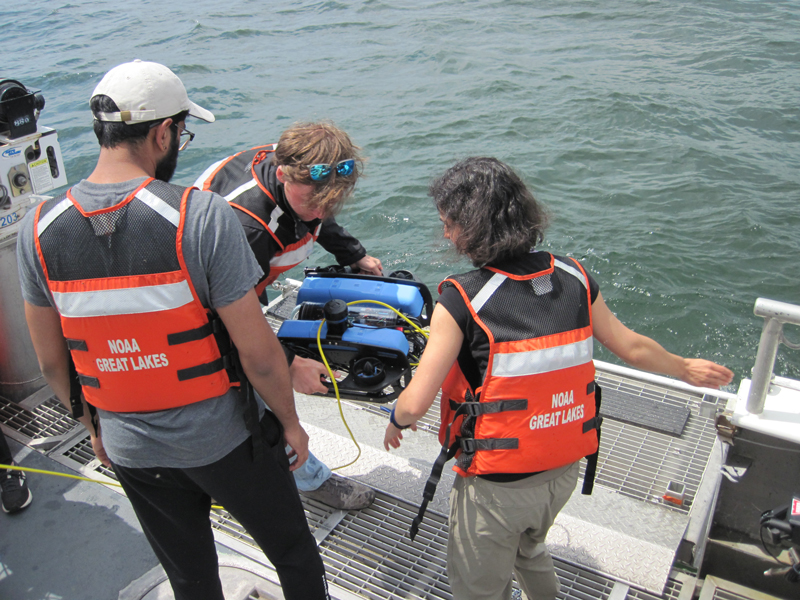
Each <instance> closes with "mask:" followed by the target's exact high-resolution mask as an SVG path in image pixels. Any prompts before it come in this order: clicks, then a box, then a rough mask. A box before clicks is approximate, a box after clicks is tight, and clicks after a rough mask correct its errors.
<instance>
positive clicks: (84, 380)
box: [78, 373, 100, 390]
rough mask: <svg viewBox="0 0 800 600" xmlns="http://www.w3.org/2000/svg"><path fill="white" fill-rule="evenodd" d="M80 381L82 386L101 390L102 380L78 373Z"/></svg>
mask: <svg viewBox="0 0 800 600" xmlns="http://www.w3.org/2000/svg"><path fill="white" fill-rule="evenodd" d="M78 381H79V382H80V384H81V385H85V386H86V387H93V388H97V389H98V390H99V389H100V380H99V379H97V377H89V376H88V375H81V374H80V373H78Z"/></svg>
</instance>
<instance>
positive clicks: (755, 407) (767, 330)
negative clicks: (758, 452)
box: [747, 298, 800, 415]
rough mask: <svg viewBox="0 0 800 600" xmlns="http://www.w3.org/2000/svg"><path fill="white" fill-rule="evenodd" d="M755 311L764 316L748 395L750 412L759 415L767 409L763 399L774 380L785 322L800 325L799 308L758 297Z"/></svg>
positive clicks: (756, 313) (757, 314)
mask: <svg viewBox="0 0 800 600" xmlns="http://www.w3.org/2000/svg"><path fill="white" fill-rule="evenodd" d="M753 313H754V314H755V315H756V316H758V317H764V328H763V329H762V330H761V340H759V342H758V355H757V356H756V364H755V366H754V367H753V378H752V380H751V382H750V393H749V394H748V396H747V412H749V413H750V414H753V415H760V414H761V413H762V412H763V411H764V402H765V401H766V398H767V392H769V386H770V382H771V381H772V369H773V368H774V367H775V357H776V356H777V354H778V346H780V344H781V340H782V337H783V336H782V332H783V324H784V323H793V324H800V307H798V306H795V305H793V304H787V303H785V302H777V301H776V300H767V299H766V298H759V299H758V300H756V304H755V307H754V309H753Z"/></svg>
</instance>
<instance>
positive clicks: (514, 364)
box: [492, 337, 594, 377]
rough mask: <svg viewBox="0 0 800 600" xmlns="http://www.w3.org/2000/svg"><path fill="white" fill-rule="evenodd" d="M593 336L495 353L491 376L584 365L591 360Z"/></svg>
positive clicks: (532, 373) (547, 370) (511, 375)
mask: <svg viewBox="0 0 800 600" xmlns="http://www.w3.org/2000/svg"><path fill="white" fill-rule="evenodd" d="M593 347H594V338H593V337H589V338H588V339H586V340H583V341H581V342H574V343H572V344H566V345H564V346H556V347H555V348H545V349H543V350H529V351H528V352H513V353H510V354H500V353H498V354H495V355H494V361H493V362H492V376H493V377H523V376H525V375H539V374H541V373H549V372H550V371H557V370H559V369H568V368H570V367H577V366H579V365H584V364H586V363H588V362H589V361H591V360H592V350H593Z"/></svg>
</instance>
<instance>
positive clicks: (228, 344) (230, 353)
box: [210, 314, 264, 461]
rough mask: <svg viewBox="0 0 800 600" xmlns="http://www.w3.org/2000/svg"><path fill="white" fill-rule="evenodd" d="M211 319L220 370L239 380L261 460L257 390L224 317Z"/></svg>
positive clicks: (255, 452)
mask: <svg viewBox="0 0 800 600" xmlns="http://www.w3.org/2000/svg"><path fill="white" fill-rule="evenodd" d="M210 321H211V324H212V329H213V333H214V337H215V338H216V340H217V345H218V346H219V349H220V353H221V354H222V358H220V359H218V361H219V362H220V363H221V368H220V369H219V370H222V369H223V368H224V369H226V370H227V371H228V376H229V377H230V378H231V381H238V382H239V398H240V399H241V401H242V402H243V404H244V423H245V426H246V427H247V430H248V431H249V432H250V440H251V443H252V444H253V460H255V461H259V460H260V459H261V458H262V457H263V456H264V437H263V435H262V434H261V424H260V423H259V419H258V400H256V395H255V390H254V389H253V386H252V384H251V383H250V381H249V380H248V379H247V375H246V374H245V372H244V368H243V367H242V361H241V360H239V351H238V350H237V349H236V346H234V345H233V342H232V341H231V339H230V336H229V335H228V331H227V330H226V329H225V324H224V323H223V322H222V319H220V318H219V315H216V314H215V315H213V316H211V317H210ZM215 362H217V361H215Z"/></svg>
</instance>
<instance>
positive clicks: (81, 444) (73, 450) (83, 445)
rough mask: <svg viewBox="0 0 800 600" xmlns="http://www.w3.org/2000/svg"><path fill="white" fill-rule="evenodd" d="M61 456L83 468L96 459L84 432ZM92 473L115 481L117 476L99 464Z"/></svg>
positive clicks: (87, 434)
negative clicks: (94, 472)
mask: <svg viewBox="0 0 800 600" xmlns="http://www.w3.org/2000/svg"><path fill="white" fill-rule="evenodd" d="M81 427H83V425H81ZM61 456H63V457H64V458H68V459H70V460H73V461H75V462H76V463H78V464H79V465H81V466H83V467H85V466H86V465H88V464H89V463H90V462H92V461H93V460H95V458H96V457H95V455H94V450H92V442H91V441H90V440H89V433H88V432H86V436H85V437H83V438H81V439H80V440H79V441H78V442H77V443H75V444H74V445H73V446H71V447H70V448H67V449H66V450H64V452H63V453H62V454H61ZM94 471H96V472H97V473H101V474H103V475H105V476H106V477H110V478H111V479H113V480H114V481H117V474H116V473H114V469H110V468H109V467H107V466H105V465H104V464H103V463H101V462H98V463H97V464H96V465H95V466H94Z"/></svg>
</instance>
